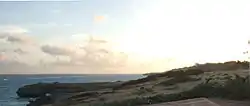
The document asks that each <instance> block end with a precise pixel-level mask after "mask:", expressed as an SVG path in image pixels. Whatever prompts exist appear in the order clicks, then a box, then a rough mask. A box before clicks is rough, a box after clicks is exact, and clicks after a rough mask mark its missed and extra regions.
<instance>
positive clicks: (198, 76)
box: [17, 61, 250, 106]
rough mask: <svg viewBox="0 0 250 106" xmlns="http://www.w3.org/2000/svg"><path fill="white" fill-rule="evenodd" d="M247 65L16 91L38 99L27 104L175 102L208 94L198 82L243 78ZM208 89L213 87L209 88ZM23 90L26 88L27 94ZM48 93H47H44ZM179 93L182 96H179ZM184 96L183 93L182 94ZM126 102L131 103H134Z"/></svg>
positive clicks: (67, 105) (77, 105) (75, 105)
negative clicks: (159, 98) (199, 91)
mask: <svg viewBox="0 0 250 106" xmlns="http://www.w3.org/2000/svg"><path fill="white" fill-rule="evenodd" d="M246 66H247V67H246ZM247 68H248V64H247V63H246V62H239V61H237V62H226V63H214V64H211V63H209V64H203V65H199V66H191V67H186V68H180V69H173V70H170V71H166V72H163V73H157V74H148V76H146V77H144V78H139V79H136V80H129V81H116V82H101V83H50V84H44V83H40V84H32V85H27V86H24V87H21V88H19V90H18V91H17V93H18V95H19V96H21V97H31V96H33V97H36V98H37V99H36V100H35V101H30V103H29V105H27V106H89V105H91V106H118V105H119V106H139V105H138V104H140V105H146V104H148V103H147V101H148V100H150V101H153V102H154V101H155V99H156V101H155V102H157V103H158V102H160V101H162V102H163V101H174V100H182V99H185V98H187V97H188V98H192V97H202V95H208V94H207V93H204V92H208V91H203V90H202V89H203V88H200V86H201V85H204V84H205V85H204V86H210V85H209V83H210V82H211V83H215V82H216V83H217V82H219V83H221V84H222V85H223V84H224V83H226V82H228V81H231V80H228V79H231V78H232V79H235V78H236V79H237V78H238V77H237V76H242V78H243V79H244V77H245V76H246V71H245V69H247ZM208 82H209V83H208ZM206 84H208V85H206ZM229 84H230V83H229ZM197 87H198V88H199V89H198V88H197ZM218 87H220V86H218ZM209 89H214V88H211V87H210V88H209ZM223 89H224V88H223ZM235 89H238V88H235ZM194 90H195V92H196V91H197V90H201V91H202V92H201V95H200V96H199V95H197V96H192V95H194V94H195V92H194ZM25 91H28V93H27V92H25ZM30 91H36V92H35V93H34V92H33V93H32V92H30ZM211 91H214V90H211ZM216 92H217V91H216ZM228 92H229V91H228ZM230 92H231V91H230ZM220 93H221V92H219V93H218V94H220ZM22 94H24V95H22ZM47 94H49V96H45V95H47ZM211 94H213V93H211ZM178 95H182V96H180V97H181V98H180V97H179V96H178ZM183 95H186V96H184V97H183ZM195 95H196V94H195ZM221 95H224V94H221ZM217 96H220V95H212V96H211V97H217ZM158 97H161V98H162V97H164V98H163V100H160V101H159V100H157V98H158ZM170 97H171V99H170ZM209 97H210V96H209ZM153 98H154V99H153ZM167 98H168V99H167ZM223 98H224V97H223ZM225 98H227V97H225ZM151 99H153V100H151ZM249 99H250V98H249ZM141 102H142V103H141ZM127 103H132V104H133V103H134V105H129V104H127Z"/></svg>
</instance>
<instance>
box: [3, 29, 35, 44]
mask: <svg viewBox="0 0 250 106" xmlns="http://www.w3.org/2000/svg"><path fill="white" fill-rule="evenodd" d="M27 32H28V30H27V29H24V28H21V27H17V26H0V39H4V40H6V41H8V42H11V43H31V42H32V40H33V39H32V38H31V37H30V36H27Z"/></svg>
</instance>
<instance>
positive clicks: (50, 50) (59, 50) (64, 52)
mask: <svg viewBox="0 0 250 106" xmlns="http://www.w3.org/2000/svg"><path fill="white" fill-rule="evenodd" d="M41 50H42V51H43V52H44V53H47V54H50V55H52V56H71V55H72V54H73V52H72V51H71V50H70V49H67V48H63V47H57V46H50V45H44V46H42V47H41Z"/></svg>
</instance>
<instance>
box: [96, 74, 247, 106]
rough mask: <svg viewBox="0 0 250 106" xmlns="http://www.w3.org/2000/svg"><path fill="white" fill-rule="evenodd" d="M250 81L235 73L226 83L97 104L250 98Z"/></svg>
mask: <svg viewBox="0 0 250 106" xmlns="http://www.w3.org/2000/svg"><path fill="white" fill-rule="evenodd" d="M249 88H250V81H249V76H247V77H241V76H239V75H235V78H234V79H228V80H227V81H226V83H223V84H221V83H219V82H217V83H216V82H210V81H206V82H203V83H201V84H199V85H197V86H196V87H194V88H193V89H191V90H189V91H183V92H180V93H174V94H161V95H155V96H150V97H137V98H134V99H128V100H124V101H115V102H111V103H102V104H98V105H97V106H138V105H143V104H154V103H159V102H169V101H176V100H184V99H190V98H196V97H208V98H209V97H217V98H226V99H233V100H246V99H249V100H250V89H249Z"/></svg>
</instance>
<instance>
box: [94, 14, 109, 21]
mask: <svg viewBox="0 0 250 106" xmlns="http://www.w3.org/2000/svg"><path fill="white" fill-rule="evenodd" d="M106 20H107V15H95V16H94V23H102V22H104V21H106Z"/></svg>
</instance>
